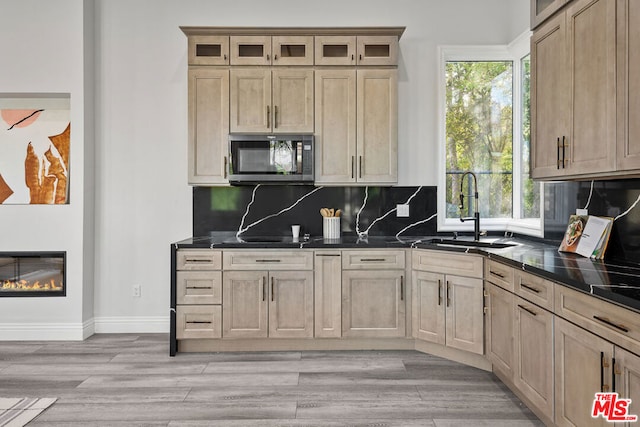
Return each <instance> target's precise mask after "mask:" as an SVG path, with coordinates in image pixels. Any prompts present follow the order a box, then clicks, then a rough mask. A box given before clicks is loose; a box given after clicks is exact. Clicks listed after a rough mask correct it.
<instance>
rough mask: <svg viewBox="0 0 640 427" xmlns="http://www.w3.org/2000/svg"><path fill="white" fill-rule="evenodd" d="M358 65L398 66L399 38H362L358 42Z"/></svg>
mask: <svg viewBox="0 0 640 427" xmlns="http://www.w3.org/2000/svg"><path fill="white" fill-rule="evenodd" d="M357 46H358V47H357V52H358V57H357V64H358V65H397V64H398V37H396V36H362V37H358V40H357Z"/></svg>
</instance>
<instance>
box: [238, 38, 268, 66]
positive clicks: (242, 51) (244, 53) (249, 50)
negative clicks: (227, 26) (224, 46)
mask: <svg viewBox="0 0 640 427" xmlns="http://www.w3.org/2000/svg"><path fill="white" fill-rule="evenodd" d="M230 45H231V47H230V50H231V59H230V62H231V65H271V59H272V56H271V36H231V37H230Z"/></svg>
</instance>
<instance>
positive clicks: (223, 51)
mask: <svg viewBox="0 0 640 427" xmlns="http://www.w3.org/2000/svg"><path fill="white" fill-rule="evenodd" d="M187 56H188V60H189V65H229V36H193V37H189V40H188V52H187Z"/></svg>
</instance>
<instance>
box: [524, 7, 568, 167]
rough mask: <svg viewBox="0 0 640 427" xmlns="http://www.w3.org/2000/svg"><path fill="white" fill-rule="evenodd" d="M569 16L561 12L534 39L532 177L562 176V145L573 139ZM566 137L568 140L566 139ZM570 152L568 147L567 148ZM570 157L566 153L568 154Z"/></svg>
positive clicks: (532, 66)
mask: <svg viewBox="0 0 640 427" xmlns="http://www.w3.org/2000/svg"><path fill="white" fill-rule="evenodd" d="M566 33H567V25H566V15H565V14H564V13H561V14H559V15H557V16H555V17H554V18H552V19H550V20H549V21H548V22H546V23H545V24H544V25H542V26H541V27H540V28H538V29H537V30H536V31H535V32H534V33H533V36H532V37H531V176H532V177H533V178H549V177H559V176H563V175H564V174H565V169H563V168H561V165H560V163H559V162H560V159H561V154H562V153H561V151H562V148H561V145H562V144H563V141H564V143H565V144H566V143H567V139H568V137H569V108H570V106H571V103H570V100H571V97H570V94H571V92H570V90H571V88H570V85H569V78H568V75H567V73H568V69H569V62H568V60H567V58H568V49H567V34H566ZM563 138H564V140H563ZM565 150H566V148H565ZM565 154H566V153H565Z"/></svg>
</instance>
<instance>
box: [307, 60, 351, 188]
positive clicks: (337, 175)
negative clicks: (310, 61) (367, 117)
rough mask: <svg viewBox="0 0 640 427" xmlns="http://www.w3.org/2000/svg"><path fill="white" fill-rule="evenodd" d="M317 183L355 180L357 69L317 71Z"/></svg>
mask: <svg viewBox="0 0 640 427" xmlns="http://www.w3.org/2000/svg"><path fill="white" fill-rule="evenodd" d="M315 129H316V131H315V148H316V152H315V174H316V177H315V181H316V182H317V183H318V184H329V183H336V184H337V183H352V182H355V181H356V172H355V159H356V70H353V69H331V70H316V72H315Z"/></svg>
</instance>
